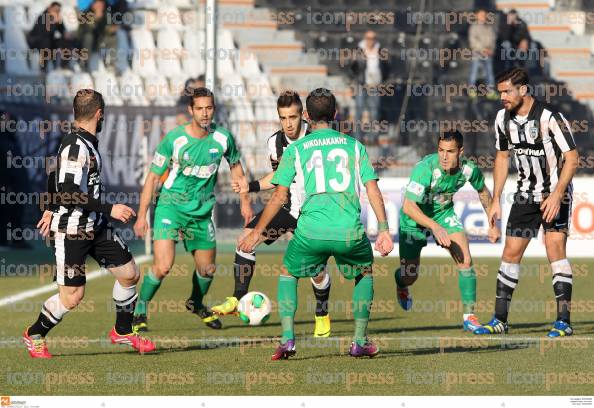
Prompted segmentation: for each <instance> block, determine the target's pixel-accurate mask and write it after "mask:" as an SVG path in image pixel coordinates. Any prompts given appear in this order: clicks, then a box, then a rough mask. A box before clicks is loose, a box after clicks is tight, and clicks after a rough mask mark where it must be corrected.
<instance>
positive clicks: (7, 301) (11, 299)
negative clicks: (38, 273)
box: [0, 255, 153, 307]
mask: <svg viewBox="0 0 594 408" xmlns="http://www.w3.org/2000/svg"><path fill="white" fill-rule="evenodd" d="M152 258H153V257H152V255H140V256H138V257H136V258H134V260H135V261H136V264H137V265H140V264H143V263H145V262H147V261H149V260H151V259H152ZM108 274H109V272H108V271H107V269H104V268H101V269H95V270H92V271H91V272H89V273H87V274H86V276H87V282H88V281H91V280H94V279H97V278H100V277H102V276H105V275H108ZM57 287H58V285H57V284H56V283H55V282H53V283H49V284H47V285H44V286H42V287H40V288H35V289H29V290H25V291H23V292H20V293H15V294H14V295H9V296H6V297H3V298H0V307H3V306H8V305H12V304H13V303H17V302H21V301H23V300H25V299H29V298H32V297H35V296H39V295H42V294H44V293H48V292H52V291H54V290H56V289H57Z"/></svg>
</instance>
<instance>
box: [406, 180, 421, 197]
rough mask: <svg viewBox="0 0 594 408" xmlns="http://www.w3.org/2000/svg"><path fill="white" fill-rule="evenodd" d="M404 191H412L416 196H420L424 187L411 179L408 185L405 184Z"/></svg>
mask: <svg viewBox="0 0 594 408" xmlns="http://www.w3.org/2000/svg"><path fill="white" fill-rule="evenodd" d="M406 191H408V192H410V193H413V194H414V195H416V196H420V195H422V194H423V192H424V191H425V187H424V186H422V185H421V184H419V183H417V182H416V181H411V182H410V183H408V186H406Z"/></svg>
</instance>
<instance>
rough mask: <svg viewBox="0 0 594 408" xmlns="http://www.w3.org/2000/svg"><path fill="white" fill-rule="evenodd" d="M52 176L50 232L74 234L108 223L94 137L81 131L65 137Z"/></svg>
mask: <svg viewBox="0 0 594 408" xmlns="http://www.w3.org/2000/svg"><path fill="white" fill-rule="evenodd" d="M57 159H58V160H57V168H56V170H55V175H54V176H53V177H54V179H55V181H54V186H53V187H54V189H55V192H56V193H57V196H58V200H57V201H58V202H57V204H58V205H57V206H54V207H53V208H54V209H53V213H54V214H53V216H52V223H51V226H50V229H51V231H53V232H64V233H66V234H77V233H80V232H91V231H95V230H96V229H98V228H99V227H101V226H103V225H106V224H107V219H106V216H108V215H109V214H110V212H111V207H112V206H111V205H110V204H107V203H103V202H102V201H101V193H102V191H103V186H102V184H101V167H102V161H101V155H100V154H99V150H98V141H97V138H96V137H95V136H93V135H92V134H90V133H89V132H87V131H86V130H84V129H80V128H79V129H76V130H73V131H72V132H70V133H68V134H67V135H65V136H64V137H63V139H62V142H61V144H60V147H59V149H58V157H57Z"/></svg>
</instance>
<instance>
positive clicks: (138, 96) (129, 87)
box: [120, 70, 149, 106]
mask: <svg viewBox="0 0 594 408" xmlns="http://www.w3.org/2000/svg"><path fill="white" fill-rule="evenodd" d="M120 95H121V97H122V99H123V100H124V101H125V102H127V103H128V104H129V105H132V106H148V105H149V103H148V101H147V99H146V97H145V96H144V84H143V83H142V80H141V79H140V76H138V75H137V74H135V73H134V72H132V70H127V71H126V72H124V73H123V74H122V76H121V77H120Z"/></svg>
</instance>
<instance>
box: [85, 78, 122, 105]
mask: <svg viewBox="0 0 594 408" xmlns="http://www.w3.org/2000/svg"><path fill="white" fill-rule="evenodd" d="M93 79H94V80H95V90H96V91H97V92H100V93H101V95H103V99H104V100H105V104H106V105H108V106H122V105H123V104H124V102H123V100H122V95H121V92H120V85H119V83H118V80H117V78H116V77H115V75H114V74H113V73H111V72H109V71H97V72H95V73H93Z"/></svg>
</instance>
